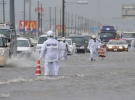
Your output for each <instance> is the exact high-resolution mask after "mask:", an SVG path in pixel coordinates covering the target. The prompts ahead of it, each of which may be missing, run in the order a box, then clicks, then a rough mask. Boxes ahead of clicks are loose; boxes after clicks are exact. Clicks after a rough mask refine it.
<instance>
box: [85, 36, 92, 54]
mask: <svg viewBox="0 0 135 100" xmlns="http://www.w3.org/2000/svg"><path fill="white" fill-rule="evenodd" d="M84 38H85V39H86V41H87V42H86V47H87V46H88V44H89V41H90V39H92V35H84ZM86 52H89V49H88V48H87V50H86Z"/></svg>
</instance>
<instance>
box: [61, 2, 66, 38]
mask: <svg viewBox="0 0 135 100" xmlns="http://www.w3.org/2000/svg"><path fill="white" fill-rule="evenodd" d="M64 20H65V0H63V2H62V37H64V35H65V34H64V26H65V24H64Z"/></svg>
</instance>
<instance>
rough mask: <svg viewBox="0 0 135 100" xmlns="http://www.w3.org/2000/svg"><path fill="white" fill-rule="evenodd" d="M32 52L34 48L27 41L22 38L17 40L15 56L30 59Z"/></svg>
mask: <svg viewBox="0 0 135 100" xmlns="http://www.w3.org/2000/svg"><path fill="white" fill-rule="evenodd" d="M32 52H34V46H33V45H32V44H31V42H30V40H29V39H27V38H23V37H19V38H17V56H19V57H22V56H25V57H28V58H30V56H31V53H32Z"/></svg>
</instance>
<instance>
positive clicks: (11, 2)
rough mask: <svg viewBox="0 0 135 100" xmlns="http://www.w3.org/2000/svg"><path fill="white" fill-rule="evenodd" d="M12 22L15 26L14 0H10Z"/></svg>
mask: <svg viewBox="0 0 135 100" xmlns="http://www.w3.org/2000/svg"><path fill="white" fill-rule="evenodd" d="M9 6H10V9H9V10H10V23H11V25H13V26H15V9H14V0H10V3H9Z"/></svg>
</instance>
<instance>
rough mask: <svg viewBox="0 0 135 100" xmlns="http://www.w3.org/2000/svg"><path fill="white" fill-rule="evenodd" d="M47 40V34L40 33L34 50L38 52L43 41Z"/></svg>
mask: <svg viewBox="0 0 135 100" xmlns="http://www.w3.org/2000/svg"><path fill="white" fill-rule="evenodd" d="M46 40H47V35H41V36H40V37H39V38H38V42H37V45H36V52H39V53H40V51H41V47H42V45H43V43H44V41H46Z"/></svg>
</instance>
